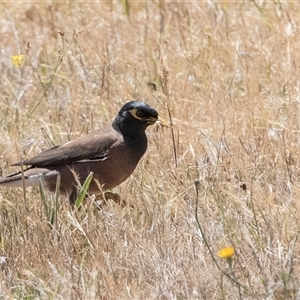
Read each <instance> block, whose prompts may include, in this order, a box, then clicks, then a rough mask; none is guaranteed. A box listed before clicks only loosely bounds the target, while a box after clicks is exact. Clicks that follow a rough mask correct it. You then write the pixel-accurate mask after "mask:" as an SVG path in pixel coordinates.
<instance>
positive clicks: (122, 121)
mask: <svg viewBox="0 0 300 300" xmlns="http://www.w3.org/2000/svg"><path fill="white" fill-rule="evenodd" d="M157 120H158V113H157V111H156V110H155V109H154V108H152V107H151V106H149V105H148V104H146V103H144V102H141V101H130V102H128V103H126V104H125V105H124V106H123V107H122V108H121V109H120V111H119V113H118V115H117V117H116V118H115V120H114V122H113V127H114V128H115V129H116V130H118V131H121V132H122V133H123V134H126V135H128V134H130V135H131V134H134V133H136V132H144V131H145V130H146V128H147V127H148V126H149V125H152V124H154V123H155V122H156V121H157Z"/></svg>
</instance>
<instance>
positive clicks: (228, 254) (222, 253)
mask: <svg viewBox="0 0 300 300" xmlns="http://www.w3.org/2000/svg"><path fill="white" fill-rule="evenodd" d="M233 255H234V247H232V246H230V247H224V248H222V249H221V250H219V251H218V256H219V257H220V258H227V259H230V258H232V256H233Z"/></svg>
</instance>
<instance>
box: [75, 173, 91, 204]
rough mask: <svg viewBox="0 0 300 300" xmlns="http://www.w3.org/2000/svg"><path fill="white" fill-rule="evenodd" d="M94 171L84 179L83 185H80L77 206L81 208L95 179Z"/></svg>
mask: <svg viewBox="0 0 300 300" xmlns="http://www.w3.org/2000/svg"><path fill="white" fill-rule="evenodd" d="M93 175H94V173H93V172H90V174H89V176H88V177H87V178H86V180H85V181H84V183H83V185H82V187H80V192H79V193H78V196H77V199H76V201H75V207H76V208H79V207H80V206H81V205H82V202H83V200H84V198H85V196H86V194H87V191H88V189H89V186H90V184H91V181H92V179H93Z"/></svg>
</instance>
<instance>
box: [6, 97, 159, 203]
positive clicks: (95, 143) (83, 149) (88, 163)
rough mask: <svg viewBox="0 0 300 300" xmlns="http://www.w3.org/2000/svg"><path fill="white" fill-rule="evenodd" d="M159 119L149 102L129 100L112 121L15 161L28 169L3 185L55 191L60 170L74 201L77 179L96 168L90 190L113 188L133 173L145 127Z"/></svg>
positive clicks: (65, 190) (142, 148) (63, 187)
mask: <svg viewBox="0 0 300 300" xmlns="http://www.w3.org/2000/svg"><path fill="white" fill-rule="evenodd" d="M159 120H161V121H162V122H164V121H163V120H162V119H161V118H160V117H159V116H158V113H157V111H156V110H155V109H154V108H152V107H150V106H149V105H147V104H146V103H144V102H140V101H131V102H128V103H126V104H125V105H124V106H123V107H122V108H121V110H120V111H119V113H118V115H117V116H116V118H115V119H114V121H113V123H112V124H111V125H109V126H107V127H104V128H101V129H98V130H96V131H94V132H92V133H90V134H88V135H86V136H83V137H80V138H77V139H75V140H73V141H70V142H67V143H65V144H63V145H60V146H55V147H53V148H51V149H49V150H46V151H44V152H41V153H40V154H38V155H37V156H35V157H33V158H31V159H28V160H25V161H23V162H19V163H16V164H14V166H21V167H22V166H23V165H25V166H27V169H26V170H24V171H23V172H19V173H15V174H11V175H8V176H7V177H4V178H1V179H0V186H7V187H22V186H23V184H24V186H25V187H28V186H39V185H40V184H41V183H42V185H43V186H44V187H45V188H46V189H48V190H49V191H51V192H54V191H55V190H56V183H57V175H58V174H60V187H59V188H60V192H61V193H63V194H65V195H67V196H68V197H69V200H70V202H71V203H72V204H74V203H75V201H76V198H77V193H78V183H80V184H83V182H84V181H85V179H86V178H87V176H88V175H89V174H90V172H93V179H92V182H91V184H90V186H89V190H88V192H89V193H94V194H99V193H101V192H104V191H107V190H110V189H112V188H114V187H115V186H117V185H119V184H120V183H122V182H123V181H124V180H126V179H127V178H128V177H129V176H130V175H131V174H132V172H133V171H134V169H135V167H136V166H137V164H138V162H139V160H140V159H141V157H142V156H143V155H144V153H145V151H146V149H147V136H146V133H145V130H146V128H147V127H148V126H149V125H152V124H154V123H155V122H157V121H159Z"/></svg>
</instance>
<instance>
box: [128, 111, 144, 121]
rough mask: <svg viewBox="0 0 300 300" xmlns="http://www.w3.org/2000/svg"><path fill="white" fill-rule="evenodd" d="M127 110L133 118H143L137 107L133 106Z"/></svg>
mask: <svg viewBox="0 0 300 300" xmlns="http://www.w3.org/2000/svg"><path fill="white" fill-rule="evenodd" d="M129 112H130V113H131V114H132V116H133V117H134V118H136V119H138V120H141V121H142V120H143V116H144V114H143V112H141V111H140V110H139V109H137V108H133V109H131V110H129Z"/></svg>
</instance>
